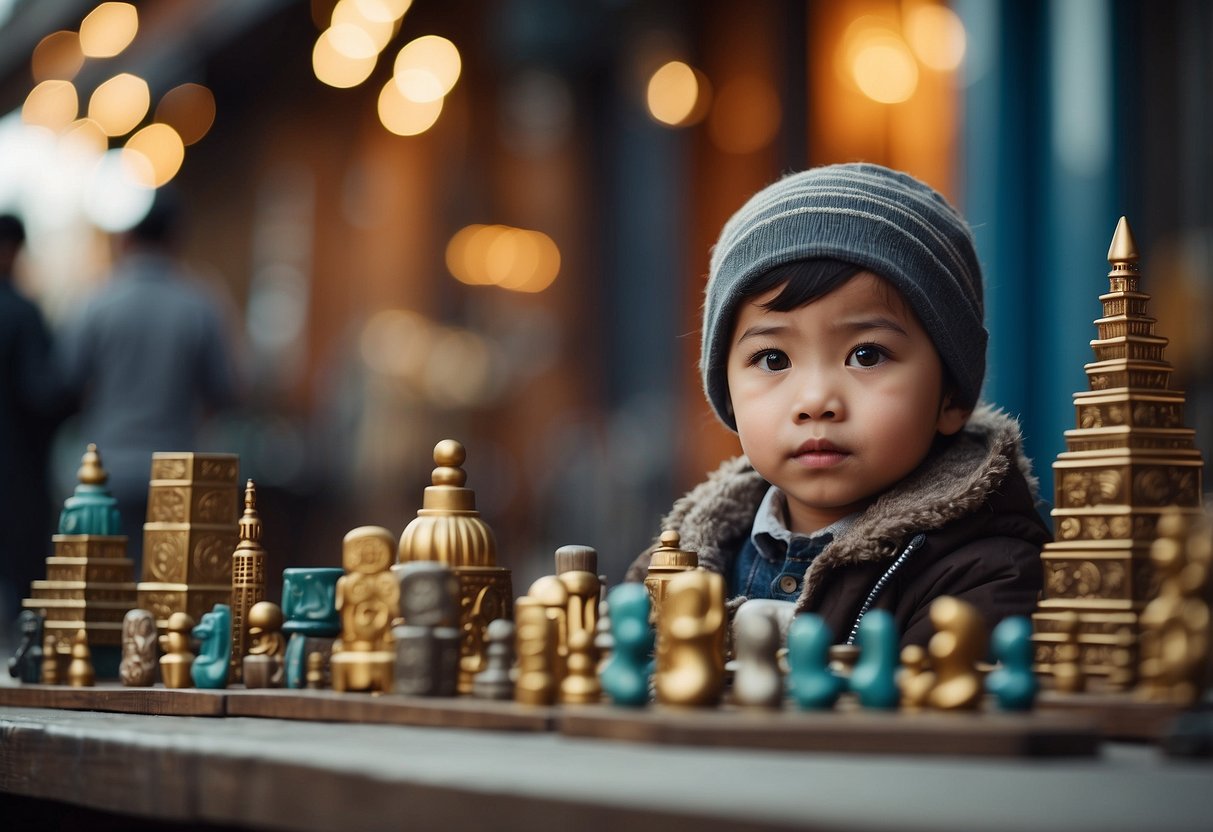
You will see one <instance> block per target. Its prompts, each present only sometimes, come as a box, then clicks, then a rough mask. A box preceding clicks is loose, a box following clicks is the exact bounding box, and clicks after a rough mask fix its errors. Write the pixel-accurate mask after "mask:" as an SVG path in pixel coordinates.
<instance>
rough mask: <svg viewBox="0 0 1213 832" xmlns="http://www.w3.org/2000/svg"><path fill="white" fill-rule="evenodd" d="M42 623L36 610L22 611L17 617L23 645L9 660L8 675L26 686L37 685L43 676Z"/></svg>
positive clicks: (19, 645) (19, 646)
mask: <svg viewBox="0 0 1213 832" xmlns="http://www.w3.org/2000/svg"><path fill="white" fill-rule="evenodd" d="M42 621H43V619H42V616H41V615H40V614H39V613H38V612H36V611H34V610H22V611H21V615H19V616H17V626H18V628H19V630H20V632H21V643H20V644H18V645H17V652H16V653H14V654H13V656H12V658H10V659H9V660H8V675H9V676H12V677H13V678H14V679H18V680H20V681H22V682H25V683H26V684H37V683H38V680H39V679H40V678H41V676H42V631H43V627H42Z"/></svg>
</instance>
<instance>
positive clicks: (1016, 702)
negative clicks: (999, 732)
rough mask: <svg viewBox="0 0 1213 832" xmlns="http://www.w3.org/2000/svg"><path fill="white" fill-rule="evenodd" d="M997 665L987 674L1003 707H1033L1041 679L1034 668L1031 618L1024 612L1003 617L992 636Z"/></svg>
mask: <svg viewBox="0 0 1213 832" xmlns="http://www.w3.org/2000/svg"><path fill="white" fill-rule="evenodd" d="M990 646H991V648H992V650H993V652H994V660H995V661H997V662H998V667H996V668H994V670H992V671H990V675H989V676H987V677H986V690H988V691H989V692H990V693H992V694H994V698H995V699H997V700H998V707H999V708H1001V709H1002V710H1004V711H1030V710H1032V704H1033V703H1034V702H1035V701H1036V691H1037V690H1038V689H1039V688H1040V683H1039V682H1037V681H1036V674H1034V673H1033V672H1032V622H1031V621H1029V620H1028V619H1027V618H1025V617H1024V616H1022V615H1019V616H1013V617H1011V618H1004V619H1003V620H1002V621H1000V622H999V624H998V626H997V627H995V628H994V632H993V633H992V634H991V636H990Z"/></svg>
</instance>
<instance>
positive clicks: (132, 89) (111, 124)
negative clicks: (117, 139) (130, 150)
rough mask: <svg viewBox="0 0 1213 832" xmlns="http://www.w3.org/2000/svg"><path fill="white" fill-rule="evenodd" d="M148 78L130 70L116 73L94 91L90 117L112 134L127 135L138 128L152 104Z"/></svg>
mask: <svg viewBox="0 0 1213 832" xmlns="http://www.w3.org/2000/svg"><path fill="white" fill-rule="evenodd" d="M151 103H152V99H151V93H150V92H149V91H148V87H147V81H144V80H143V79H142V78H140V77H138V76H137V75H131V74H130V73H129V72H123V73H121V74H119V75H115V76H114V77H113V78H110V79H109V80H108V81H105V82H104V83H102V84H101V85H100V86H98V87H97V89H95V90H93V94H92V97H90V98H89V100H88V117H89V118H91V119H93V120H94V121H96V122H97V123H98V124H100V125H101V129H102V130H104V131H105V133H106V135H108V136H125V135H126V134H127V133H129V132H131V131H132V130H134V129H135V128H136V127H137V126H138V125H139V122H141V121H143V117H144V116H146V115H147V111H148V108H149V107H150V106H151Z"/></svg>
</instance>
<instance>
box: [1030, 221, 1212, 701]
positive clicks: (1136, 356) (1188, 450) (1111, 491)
mask: <svg viewBox="0 0 1213 832" xmlns="http://www.w3.org/2000/svg"><path fill="white" fill-rule="evenodd" d="M1137 261H1138V254H1137V245H1136V243H1135V242H1134V240H1133V232H1132V231H1131V230H1130V228H1129V223H1128V221H1127V220H1126V219H1125V218H1124V217H1121V219H1120V223H1119V224H1118V225H1117V226H1116V233H1115V234H1114V235H1113V238H1112V245H1111V247H1110V249H1109V251H1108V262H1109V263H1110V264H1111V265H1112V269H1111V271H1110V272H1109V273H1108V281H1109V283H1110V286H1109V291H1108V292H1107V294H1103V295H1100V296H1099V300H1100V302H1101V303H1102V304H1103V316H1102V317H1100V318H1098V319H1097V320H1096V321H1095V325H1096V327H1097V329H1098V335H1099V337H1098V338H1097V339H1096V340H1094V341H1092V342H1091V347H1092V349H1093V350H1094V351H1095V361H1094V362H1092V363H1090V364H1087V365H1086V367H1085V370H1086V373H1087V378H1088V379H1089V386H1090V389H1089V390H1084V391H1080V392H1078V393H1075V394H1074V407H1075V411H1076V418H1077V427H1076V428H1075V429H1074V430H1068V431H1066V434H1065V438H1066V450H1065V451H1064V452H1062V453H1061V454H1060V455H1058V457H1057V461H1056V462H1054V463H1053V472H1054V480H1055V490H1056V498H1055V508H1054V509H1053V518H1054V531H1055V534H1054V537H1055V538H1056V540H1055V541H1054V542H1053V543H1049V544H1048V545H1046V546H1045V548H1044V551H1043V552H1042V553H1041V559H1042V561H1043V566H1044V579H1045V586H1044V592H1043V595H1042V600H1041V602H1040V604H1039V607H1038V611H1037V612H1036V614H1035V615H1034V616H1033V625H1034V630H1035V632H1034V634H1033V636H1032V640H1033V643H1034V645H1035V661H1036V668H1037V670H1038V671H1041V672H1044V673H1052V671H1053V668H1054V665H1060V666H1061V667H1062V668H1063V669H1064V668H1068V666H1069V665H1070V663H1071V661H1072V660H1073V659H1072V658H1071V656H1070V655H1069V654H1070V653H1072V652H1074V649H1075V647H1074V645H1075V641H1073V639H1076V643H1077V653H1078V655H1077V665H1078V666H1077V668H1076V670H1077V672H1078V673H1079V674H1081V675H1082V676H1085V677H1087V678H1088V680H1091V681H1095V680H1098V682H1099V683H1100V685H1099V686H1106V685H1103V683H1104V682H1106V680H1107V679H1108V677H1109V676H1112V675H1116V674H1121V673H1123V670H1124V664H1125V663H1124V661H1123V657H1120V653H1121V652H1123V644H1122V642H1123V640H1124V635H1123V631H1124V630H1126V629H1127V630H1129V631H1130V632H1131V633H1132V634H1133V636H1134V638H1137V637H1139V636H1140V634H1141V613H1142V610H1143V609H1144V608H1145V606H1146V604H1147V603H1148V602H1149V601H1150V600H1151V598H1152V597H1153V596H1154V594H1155V593H1156V592H1157V577H1156V575H1155V571H1154V568H1153V566H1152V565H1151V563H1150V545H1151V543H1152V542H1153V540H1154V539H1155V537H1156V536H1157V534H1158V531H1157V524H1158V520H1159V517H1160V516H1161V515H1162V513H1163V512H1164V511H1165V510H1166V509H1167V507H1169V506H1177V507H1178V508H1179V511H1180V512H1181V513H1183V514H1197V513H1199V511H1200V494H1201V470H1202V463H1201V457H1200V452H1199V451H1198V450H1197V449H1196V447H1195V446H1194V438H1195V431H1193V430H1192V429H1191V428H1186V427H1184V426H1183V410H1184V394H1183V392H1182V391H1180V390H1172V389H1170V387H1169V386H1168V383H1169V379H1170V375H1171V365H1170V364H1168V363H1167V362H1166V360H1165V359H1164V357H1163V351H1164V349H1165V348H1166V345H1167V339H1166V338H1164V337H1162V336H1160V335H1157V334H1155V332H1154V324H1155V321H1154V319H1153V318H1151V317H1149V316H1148V315H1147V312H1148V304H1149V300H1150V296H1149V295H1147V294H1145V293H1143V292H1141V291H1140V290H1139V289H1138V280H1139V274H1138V266H1137ZM1071 613H1072V614H1073V615H1074V616H1076V617H1077V632H1076V634H1073V635H1067V632H1066V630H1067V627H1068V626H1073V619H1072V618H1071V617H1070V614H1071ZM1060 653H1065V654H1067V655H1066V658H1065V659H1064V660H1063V659H1062V658H1061V656H1060ZM1070 672H1071V670H1070V669H1066V673H1067V674H1069V673H1070ZM1123 685H1124V680H1118V686H1123Z"/></svg>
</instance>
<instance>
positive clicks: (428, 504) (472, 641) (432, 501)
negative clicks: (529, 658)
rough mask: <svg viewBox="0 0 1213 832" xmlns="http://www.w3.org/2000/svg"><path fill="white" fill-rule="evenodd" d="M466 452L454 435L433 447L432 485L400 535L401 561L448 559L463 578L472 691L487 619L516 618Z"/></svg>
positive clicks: (464, 689)
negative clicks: (472, 483) (465, 467)
mask: <svg viewBox="0 0 1213 832" xmlns="http://www.w3.org/2000/svg"><path fill="white" fill-rule="evenodd" d="M466 458H467V454H466V452H465V451H464V449H463V445H461V444H460V443H459V442H456V441H455V440H454V439H444V440H442V441H441V442H439V443H438V444H437V445H435V446H434V464H435V465H436V466H437V467H436V468H434V471H433V475H432V482H433V485H430V486H429V487H428V488H426V489H425V499H424V501H423V503H422V508H421V510H420V511H418V512H417V516H416V517H415V518H414V519H413V521H412V522H411V523H409V524H408V526H407V527H406V528H405V530H404V533H403V534H402V535H401V536H400V546H399V550H398V552H397V561H398V562H399V563H409V562H410V561H418V560H433V561H439V562H441V563H444V564H446V565H447V566H449V567H450V568H451V571H453V572H454V573H455V577H456V578H458V580H459V630H460V639H461V640H460V659H459V692H460V693H462V694H469V693H471V691H472V677H473V676H475V675H476V674H477V673H479V672H480V671H481V670H483V669H484V666H485V631H486V630H487V629H488V626H489V622H491V621H493V620H494V619H497V618H510V617H512V614H513V611H514V608H513V597H514V592H513V587H512V584H511V581H510V570H509V569H507V568H505V567H502V566H498V565H497V543H496V541H495V540H494V538H493V531H492V529H490V528H489V526H488V524H487V523H485V522H484V520H482V519H481V518H480V512H478V511H476V495H475V492H473V491H472V489H470V488H465V487H464V483H466V482H467V473H466V472H465V471H464V470H463V468H462V467H461V466H462V465H463V463H464V460H465V459H466Z"/></svg>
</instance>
